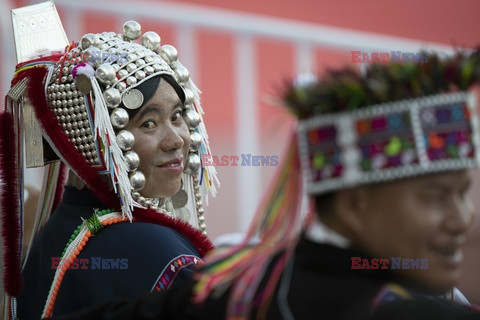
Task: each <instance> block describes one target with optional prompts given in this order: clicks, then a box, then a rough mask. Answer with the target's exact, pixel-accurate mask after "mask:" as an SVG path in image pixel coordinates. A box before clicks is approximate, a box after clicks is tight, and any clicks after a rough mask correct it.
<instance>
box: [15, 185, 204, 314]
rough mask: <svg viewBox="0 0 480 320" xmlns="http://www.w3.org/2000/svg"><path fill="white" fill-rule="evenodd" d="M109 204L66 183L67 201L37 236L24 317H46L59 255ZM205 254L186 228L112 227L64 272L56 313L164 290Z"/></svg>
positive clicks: (22, 301) (21, 302) (21, 308)
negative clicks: (184, 231)
mask: <svg viewBox="0 0 480 320" xmlns="http://www.w3.org/2000/svg"><path fill="white" fill-rule="evenodd" d="M96 209H100V210H102V209H106V206H105V205H104V204H103V203H102V202H100V201H99V200H98V199H96V198H95V197H94V196H93V195H92V194H91V192H90V191H89V190H88V189H86V188H85V189H83V190H77V189H76V188H72V187H65V192H64V195H63V199H62V202H61V203H60V205H59V206H58V208H57V209H56V210H55V211H54V213H53V214H52V216H51V218H50V219H49V220H48V222H47V223H46V225H45V226H44V227H43V229H42V230H41V232H40V233H39V235H38V237H37V238H36V239H35V241H34V243H33V246H32V248H31V252H30V255H29V258H28V260H27V262H26V266H25V268H24V271H23V280H24V287H23V290H22V294H21V295H20V297H19V299H18V317H19V319H21V320H28V319H40V318H41V315H42V311H43V308H44V305H45V302H46V299H47V295H48V292H49V289H50V287H51V285H52V280H53V278H54V274H55V271H56V269H55V268H56V267H57V266H58V265H59V258H60V257H61V254H62V251H63V250H64V248H65V246H66V244H67V242H68V240H69V239H70V237H71V235H72V233H73V232H74V230H75V229H76V228H77V227H78V226H79V225H80V224H81V223H82V219H88V218H90V217H91V215H92V214H93V212H94V210H96ZM200 257H201V255H200V254H199V253H198V252H197V250H196V249H195V248H194V246H193V245H192V244H191V242H190V241H188V240H187V239H186V238H185V237H184V236H183V235H182V234H181V233H179V232H178V231H175V230H173V229H171V228H168V227H164V226H161V225H158V224H153V223H147V222H133V223H129V222H124V223H117V224H113V225H109V226H106V227H105V228H104V229H103V230H101V231H100V232H99V233H97V234H96V235H94V236H93V237H91V238H90V240H89V241H88V242H87V244H86V245H85V247H84V249H83V250H82V252H81V253H80V255H79V256H78V261H77V263H73V264H72V266H71V269H69V270H68V271H67V272H66V273H65V276H64V279H63V282H62V283H61V286H60V289H59V292H58V296H57V299H56V303H55V308H54V310H53V315H54V316H57V315H62V314H66V313H71V312H73V311H75V310H79V309H82V308H85V307H89V306H93V305H96V304H99V303H102V302H105V301H109V300H112V299H118V298H134V297H139V296H142V295H143V294H146V293H148V292H152V291H161V290H164V289H166V288H168V287H170V286H172V285H173V281H174V280H175V284H177V283H179V282H181V281H183V280H184V279H185V278H188V277H189V274H190V273H191V272H192V266H193V265H195V264H198V263H200V262H201V261H202V260H201V258H200Z"/></svg>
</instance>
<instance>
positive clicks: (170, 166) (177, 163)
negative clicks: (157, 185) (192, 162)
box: [157, 159, 183, 172]
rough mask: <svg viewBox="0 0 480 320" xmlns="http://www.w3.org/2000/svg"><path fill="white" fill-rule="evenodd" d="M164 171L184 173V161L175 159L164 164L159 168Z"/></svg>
mask: <svg viewBox="0 0 480 320" xmlns="http://www.w3.org/2000/svg"><path fill="white" fill-rule="evenodd" d="M157 167H158V168H160V169H162V170H168V171H171V172H182V171H183V161H182V159H174V160H170V161H166V162H163V163H162V164H160V165H158V166H157Z"/></svg>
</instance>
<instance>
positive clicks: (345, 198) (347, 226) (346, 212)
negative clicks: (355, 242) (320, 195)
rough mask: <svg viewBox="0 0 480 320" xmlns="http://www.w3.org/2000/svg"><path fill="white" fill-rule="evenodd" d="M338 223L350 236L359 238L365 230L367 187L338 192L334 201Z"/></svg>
mask: <svg viewBox="0 0 480 320" xmlns="http://www.w3.org/2000/svg"><path fill="white" fill-rule="evenodd" d="M333 206H334V211H335V213H336V217H337V221H338V223H339V224H340V225H342V228H343V229H344V230H345V231H346V232H348V233H349V234H350V236H353V237H355V238H356V237H358V236H359V235H360V234H361V233H362V232H364V231H365V230H364V228H365V212H366V210H367V208H368V194H367V189H366V188H365V187H358V188H352V189H346V190H341V191H338V192H337V194H336V196H335V198H334V200H333Z"/></svg>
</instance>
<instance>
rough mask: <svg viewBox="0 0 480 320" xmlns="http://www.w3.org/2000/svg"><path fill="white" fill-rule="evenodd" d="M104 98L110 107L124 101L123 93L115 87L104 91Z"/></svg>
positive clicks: (114, 106)
mask: <svg viewBox="0 0 480 320" xmlns="http://www.w3.org/2000/svg"><path fill="white" fill-rule="evenodd" d="M103 98H104V99H105V103H106V104H107V107H109V108H116V107H118V106H119V105H120V102H121V101H122V95H121V94H120V91H118V90H117V89H115V88H109V89H107V90H105V92H103Z"/></svg>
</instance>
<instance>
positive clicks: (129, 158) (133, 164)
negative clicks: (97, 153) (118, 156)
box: [123, 151, 140, 172]
mask: <svg viewBox="0 0 480 320" xmlns="http://www.w3.org/2000/svg"><path fill="white" fill-rule="evenodd" d="M123 156H124V157H125V164H126V165H127V169H128V171H130V172H131V171H135V170H137V168H138V166H139V165H140V157H139V156H138V154H137V153H136V152H135V151H127V152H125V154H124V155H123Z"/></svg>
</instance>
